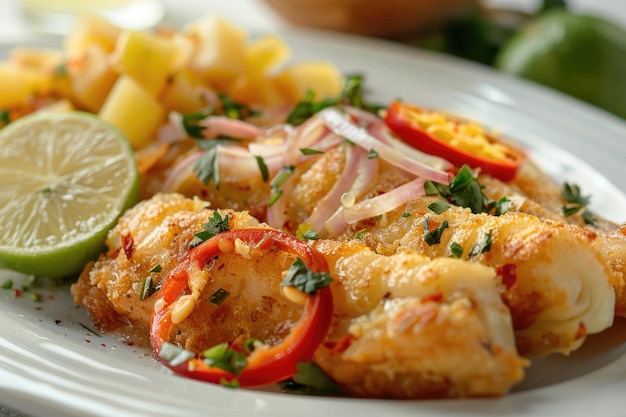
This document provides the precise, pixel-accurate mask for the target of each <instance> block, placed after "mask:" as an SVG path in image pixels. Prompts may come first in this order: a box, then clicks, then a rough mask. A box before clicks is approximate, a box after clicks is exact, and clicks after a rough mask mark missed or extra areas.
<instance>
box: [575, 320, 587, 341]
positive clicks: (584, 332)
mask: <svg viewBox="0 0 626 417" xmlns="http://www.w3.org/2000/svg"><path fill="white" fill-rule="evenodd" d="M585 336H587V327H585V323H583V322H582V321H581V322H580V324H579V325H578V331H577V332H576V336H574V340H578V339H580V338H583V337H585Z"/></svg>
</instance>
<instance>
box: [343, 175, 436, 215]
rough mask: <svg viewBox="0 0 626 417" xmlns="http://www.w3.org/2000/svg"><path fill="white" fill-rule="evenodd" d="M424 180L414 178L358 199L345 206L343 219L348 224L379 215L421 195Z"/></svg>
mask: <svg viewBox="0 0 626 417" xmlns="http://www.w3.org/2000/svg"><path fill="white" fill-rule="evenodd" d="M424 182H425V180H424V178H416V179H414V180H412V181H409V182H407V183H406V184H402V185H401V186H399V187H397V188H394V189H393V190H391V191H388V192H386V193H385V194H381V195H378V196H376V197H373V198H369V199H367V200H363V201H360V202H358V203H356V204H355V205H354V206H352V207H350V208H345V209H344V210H343V215H344V218H345V221H346V222H347V223H348V224H353V223H356V222H358V221H360V220H364V219H369V218H372V217H376V216H380V215H381V214H385V213H388V212H390V211H391V210H393V209H396V208H398V207H400V206H401V205H403V204H406V203H408V202H409V201H411V200H413V199H415V198H417V197H420V196H423V195H424V194H425V191H424Z"/></svg>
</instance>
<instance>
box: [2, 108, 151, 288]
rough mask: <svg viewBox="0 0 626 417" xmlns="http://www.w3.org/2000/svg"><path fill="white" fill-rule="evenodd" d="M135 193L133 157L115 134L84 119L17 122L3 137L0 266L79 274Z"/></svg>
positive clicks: (75, 115) (73, 115)
mask: <svg viewBox="0 0 626 417" xmlns="http://www.w3.org/2000/svg"><path fill="white" fill-rule="evenodd" d="M138 190H139V180H138V173H137V167H136V161H135V157H134V154H133V151H132V149H131V147H130V145H129V143H128V141H127V140H126V138H125V137H124V135H123V134H122V133H121V132H120V131H119V130H117V129H116V128H115V127H113V126H111V125H109V124H107V123H106V122H104V121H102V120H100V119H98V118H97V117H95V116H93V115H90V114H87V113H81V112H69V113H41V114H33V115H30V116H26V117H24V118H21V119H18V120H16V121H15V122H13V123H11V124H9V125H7V126H6V127H4V128H3V129H1V130H0V264H2V265H3V266H4V267H6V268H10V269H13V270H15V271H19V272H23V273H25V274H32V275H37V276H50V277H63V276H68V275H73V274H76V273H78V272H80V271H81V270H82V268H83V267H84V266H85V264H86V263H87V262H89V261H90V260H92V259H94V258H96V257H97V256H98V254H99V253H101V252H102V250H103V249H104V240H105V238H106V235H107V232H108V231H109V229H110V228H111V227H112V226H113V225H114V223H115V221H116V220H117V218H118V217H119V216H120V215H121V214H122V213H123V212H124V210H125V209H127V208H128V207H130V206H131V205H133V204H135V203H136V201H137V199H138Z"/></svg>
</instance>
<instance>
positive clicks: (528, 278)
mask: <svg viewBox="0 0 626 417" xmlns="http://www.w3.org/2000/svg"><path fill="white" fill-rule="evenodd" d="M433 201H435V200H434V199H433V198H430V197H427V198H421V199H416V200H414V201H412V202H410V203H409V204H408V205H407V206H406V207H404V208H403V209H402V210H397V211H396V212H394V213H389V214H388V215H387V216H386V217H385V219H382V220H380V221H374V220H370V222H369V223H368V224H367V228H368V230H369V232H368V233H366V234H365V235H364V236H363V241H364V242H365V243H366V244H367V245H368V246H370V247H371V248H373V249H374V250H375V251H376V252H378V253H381V254H385V255H392V254H394V253H398V252H399V251H402V250H406V249H411V250H415V251H417V252H419V253H422V254H424V255H426V256H429V257H431V258H437V257H450V256H459V257H460V258H462V259H466V260H468V261H469V262H472V263H480V264H483V265H487V266H490V267H492V268H494V269H495V270H496V272H497V282H498V287H499V289H500V293H501V296H502V299H503V300H504V302H505V304H506V305H507V306H508V307H509V309H510V310H511V315H512V317H513V325H514V329H515V336H516V340H517V347H518V349H519V351H520V353H521V354H522V355H545V354H548V353H552V352H562V353H569V352H571V351H572V350H574V349H577V348H578V347H579V346H580V345H581V344H582V342H583V341H584V339H585V336H586V335H587V334H592V333H597V332H600V331H602V330H604V329H606V328H608V327H609V326H611V324H612V323H613V316H614V313H615V309H616V302H615V298H616V294H620V296H621V295H622V294H623V286H624V282H623V277H622V273H621V272H620V271H616V270H615V269H614V268H612V266H611V265H610V263H609V262H608V261H607V260H606V258H605V257H602V256H599V255H598V253H597V248H596V246H594V242H595V241H596V240H597V234H595V233H593V232H592V231H590V230H589V229H586V228H583V227H578V226H574V225H567V224H564V223H561V222H555V221H541V220H539V219H538V218H537V217H534V216H531V215H527V214H524V213H519V212H508V213H506V214H504V215H502V216H492V215H487V214H472V213H471V211H470V210H469V209H464V208H460V207H456V206H451V207H450V208H449V209H447V210H445V211H444V212H442V213H441V214H436V213H435V212H433V211H432V210H431V209H429V208H428V206H429V204H431V203H432V202H433ZM402 213H405V214H404V215H403V214H402ZM354 227H355V228H356V229H358V228H360V227H363V225H355V226H354ZM433 233H438V234H439V236H438V239H436V241H433V239H432V234H433ZM426 234H429V235H431V236H429V239H426V238H425V235H426ZM621 247H622V248H624V247H626V246H625V245H622V246H621ZM454 254H456V255H454ZM620 254H621V253H620ZM618 256H619V255H618ZM620 302H623V301H620Z"/></svg>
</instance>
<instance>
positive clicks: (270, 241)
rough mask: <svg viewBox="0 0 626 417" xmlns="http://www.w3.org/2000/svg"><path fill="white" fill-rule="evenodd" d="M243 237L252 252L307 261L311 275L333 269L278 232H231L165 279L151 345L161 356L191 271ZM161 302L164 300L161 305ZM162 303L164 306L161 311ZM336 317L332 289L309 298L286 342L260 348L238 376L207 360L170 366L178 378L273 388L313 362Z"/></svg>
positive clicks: (201, 249)
mask: <svg viewBox="0 0 626 417" xmlns="http://www.w3.org/2000/svg"><path fill="white" fill-rule="evenodd" d="M235 239H239V240H240V241H241V242H242V243H244V244H246V245H248V246H249V247H250V248H251V250H254V251H257V250H262V251H267V250H269V249H271V248H273V247H276V248H278V249H279V250H282V251H285V252H288V253H291V254H294V255H296V256H297V257H299V258H300V259H302V260H303V261H304V262H305V263H306V264H307V266H308V267H309V269H310V270H311V271H312V272H327V271H328V265H327V263H326V260H325V259H324V258H323V257H322V255H321V254H320V253H319V252H317V251H316V250H314V249H313V248H311V247H310V246H309V245H307V244H306V243H305V242H304V241H302V240H299V239H297V238H295V237H293V236H291V235H289V234H286V233H283V232H280V231H277V230H273V229H235V230H228V231H225V232H223V233H220V234H218V235H215V236H213V237H212V238H210V239H208V240H206V241H204V242H203V243H201V244H199V245H198V246H196V247H194V248H193V249H192V250H191V251H189V253H188V254H187V255H186V256H185V257H184V258H183V260H182V261H181V262H180V263H179V264H178V266H177V267H176V268H174V269H173V270H172V271H170V273H169V274H168V275H167V276H166V277H165V278H164V279H163V282H162V285H161V289H160V291H159V293H158V297H157V303H156V304H155V310H154V311H153V314H152V322H151V327H150V333H151V334H150V335H151V342H152V346H153V348H154V349H155V350H156V352H157V354H158V352H159V351H160V349H161V346H162V344H163V343H164V342H167V341H168V340H169V338H170V332H171V330H172V326H173V323H172V318H171V315H172V311H171V310H172V309H171V308H170V307H171V306H172V304H173V303H174V302H175V301H176V300H177V299H178V297H179V296H180V295H181V294H182V293H183V292H184V291H185V289H186V288H187V287H188V281H189V270H190V269H191V268H198V269H200V270H201V269H202V268H204V265H206V263H207V262H209V261H210V260H211V259H213V258H214V257H216V256H217V255H219V254H221V253H223V251H222V249H220V241H223V240H229V241H231V242H234V241H235ZM161 300H162V301H161ZM157 304H160V305H159V306H158V307H157ZM332 316H333V298H332V293H331V290H330V288H329V287H324V288H320V289H318V290H317V291H316V292H315V293H314V294H312V295H309V294H307V295H306V300H305V305H304V312H303V315H302V317H301V318H300V320H299V321H298V322H297V323H296V325H295V326H294V327H293V328H292V329H291V332H290V333H289V334H288V335H287V336H286V337H285V338H284V339H283V340H282V342H281V343H279V344H277V345H274V346H271V347H259V348H256V349H255V350H254V351H253V352H252V353H251V354H250V355H249V356H248V357H247V361H248V363H247V365H246V367H245V368H244V369H243V371H242V372H241V374H239V375H235V374H233V373H230V372H228V371H226V370H223V369H221V368H217V367H211V366H209V365H207V364H206V363H205V362H204V361H203V360H202V359H198V358H192V359H189V360H188V361H186V362H183V363H181V364H178V365H175V366H172V365H171V364H169V362H168V361H166V360H163V359H162V362H163V363H164V365H165V366H167V367H168V368H170V369H171V370H172V371H174V372H175V373H177V374H181V375H185V376H188V377H190V378H193V379H197V380H201V381H205V382H212V383H216V384H217V383H224V382H232V381H233V380H234V379H236V380H237V382H238V383H239V385H240V386H259V385H267V384H273V383H276V382H280V381H283V380H285V379H288V378H291V377H292V376H293V375H295V374H296V372H297V368H296V366H297V364H298V362H303V361H310V360H311V359H312V357H313V354H314V352H315V350H316V349H317V347H318V346H319V345H320V344H321V343H322V342H323V341H324V339H325V337H326V333H327V332H328V329H329V327H330V323H331V320H332Z"/></svg>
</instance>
